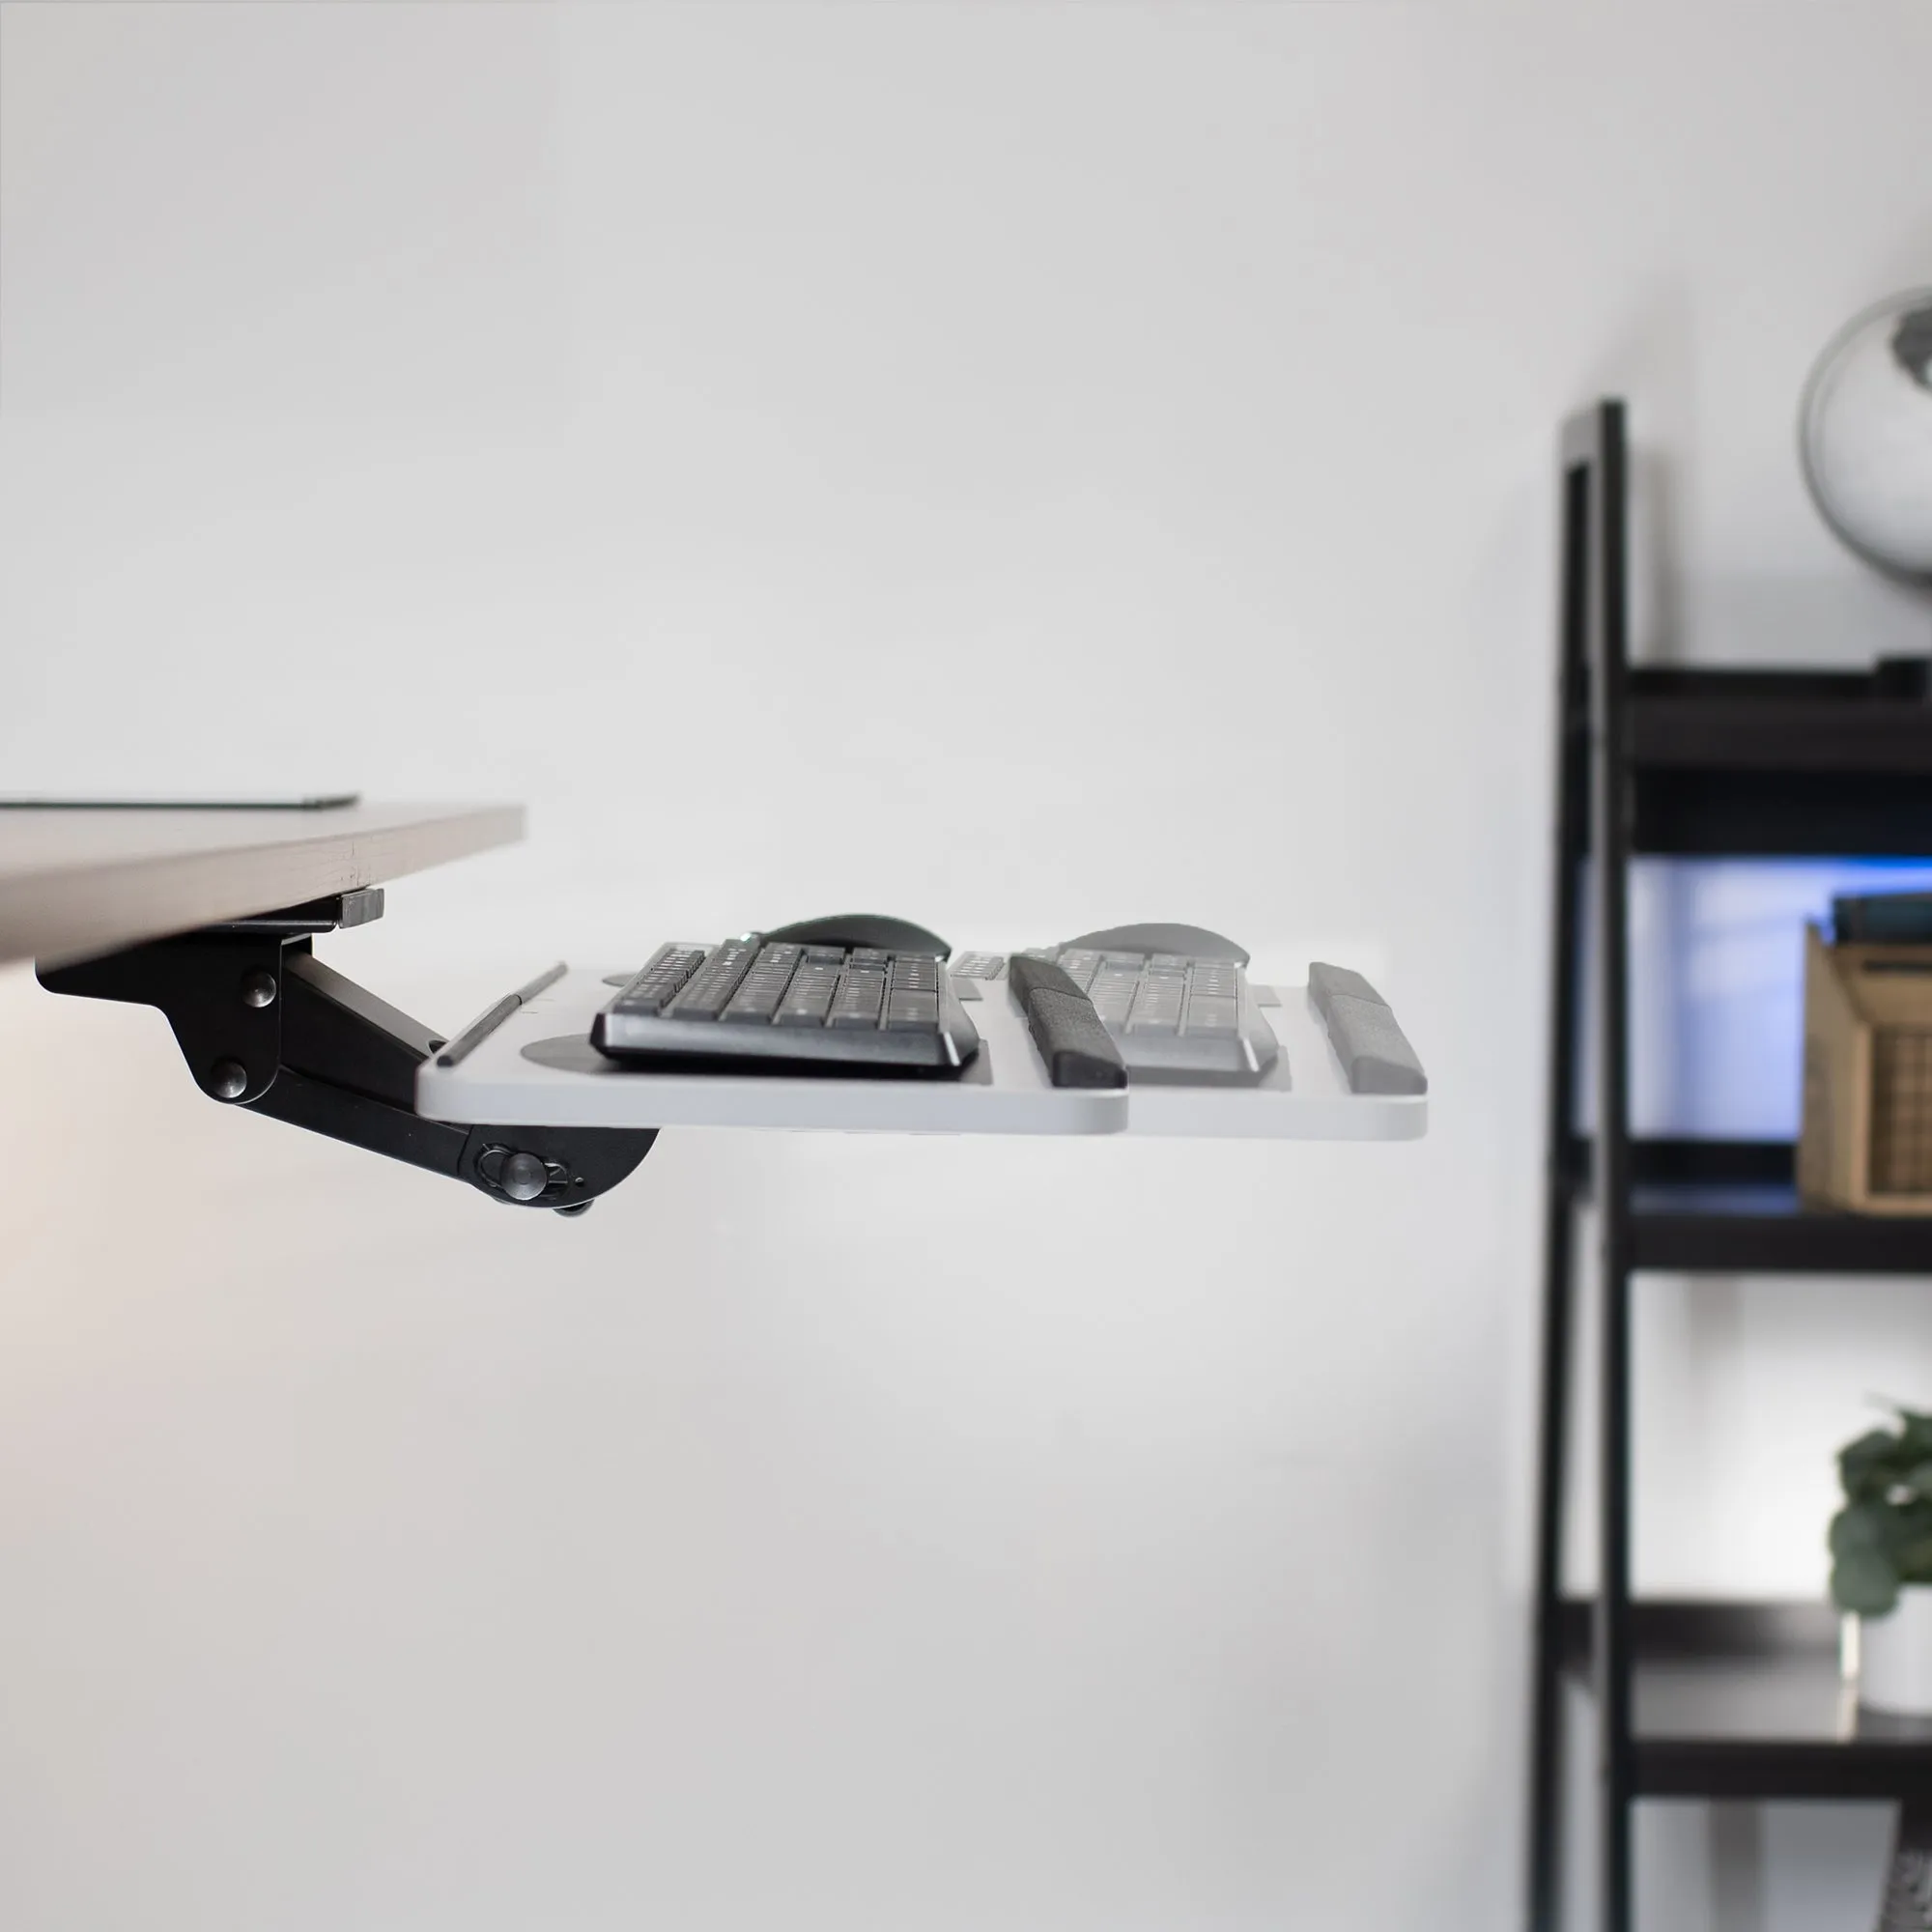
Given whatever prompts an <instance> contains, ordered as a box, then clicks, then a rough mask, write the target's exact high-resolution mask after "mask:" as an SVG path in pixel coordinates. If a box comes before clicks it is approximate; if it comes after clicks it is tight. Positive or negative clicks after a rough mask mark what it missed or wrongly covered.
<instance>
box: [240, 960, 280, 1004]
mask: <svg viewBox="0 0 1932 1932" xmlns="http://www.w3.org/2000/svg"><path fill="white" fill-rule="evenodd" d="M241 1004H242V1005H243V1006H244V1007H272V1006H273V1005H274V1004H275V976H274V975H273V974H272V973H270V972H268V971H267V970H266V969H264V968H263V967H260V966H257V967H256V968H255V970H254V971H253V972H252V973H244V974H242V976H241Z"/></svg>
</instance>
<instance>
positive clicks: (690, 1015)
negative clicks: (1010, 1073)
mask: <svg viewBox="0 0 1932 1932" xmlns="http://www.w3.org/2000/svg"><path fill="white" fill-rule="evenodd" d="M951 950H952V949H951V948H950V947H948V946H947V945H946V943H945V942H944V941H943V940H941V939H938V938H936V937H934V935H932V934H931V933H928V932H925V931H923V929H922V928H921V927H918V926H912V925H907V924H905V923H903V922H900V921H896V920H891V921H888V920H880V919H876V918H870V917H867V916H858V915H855V916H852V917H849V918H846V919H843V920H820V921H813V922H810V923H806V924H803V925H796V926H787V927H784V928H782V929H781V930H780V931H777V932H771V933H756V932H753V933H747V934H745V935H743V936H742V937H740V938H737V939H727V940H725V942H724V943H723V944H722V945H718V946H699V945H691V944H686V943H682V942H678V941H670V942H668V943H667V944H665V945H663V946H660V947H659V948H658V950H657V951H656V952H654V953H652V954H651V956H650V958H649V960H647V961H646V962H645V965H644V967H643V970H642V971H641V972H639V974H638V975H637V976H636V978H634V979H633V980H630V982H629V983H628V984H627V985H625V986H624V987H623V989H622V990H621V991H620V992H619V993H618V994H617V996H616V998H615V999H613V1000H612V1001H611V1003H610V1005H609V1006H607V1007H606V1008H605V1009H604V1010H603V1011H602V1012H600V1013H599V1014H598V1015H597V1018H596V1020H595V1021H594V1022H593V1023H592V1026H591V1030H590V1043H591V1045H593V1046H594V1047H596V1048H597V1049H598V1051H599V1052H600V1053H604V1054H607V1055H609V1056H610V1057H611V1059H613V1060H621V1061H624V1062H627V1063H633V1064H637V1065H649V1066H656V1067H659V1068H669V1067H678V1068H683V1069H686V1070H690V1071H693V1072H698V1071H707V1072H725V1071H735V1072H740V1073H750V1072H757V1073H817V1074H838V1073H846V1074H875V1075H914V1076H923V1077H925V1078H928V1079H949V1078H956V1077H957V1075H958V1074H959V1073H960V1072H962V1071H963V1070H964V1068H965V1067H966V1066H967V1065H969V1064H970V1063H971V1061H972V1060H973V1058H974V1056H975V1055H976V1054H977V1053H978V1052H979V1050H980V1035H979V1032H978V1030H977V1029H976V1028H975V1027H974V1025H973V1022H972V1021H971V1020H970V1019H968V1018H967V1016H966V1012H965V1009H964V1008H963V1007H961V1005H960V1004H959V998H958V995H957V994H956V993H955V992H954V990H953V987H952V978H951V977H950V975H949V974H948V973H947V970H946V965H945V961H946V959H947V957H948V955H949V953H950V952H951Z"/></svg>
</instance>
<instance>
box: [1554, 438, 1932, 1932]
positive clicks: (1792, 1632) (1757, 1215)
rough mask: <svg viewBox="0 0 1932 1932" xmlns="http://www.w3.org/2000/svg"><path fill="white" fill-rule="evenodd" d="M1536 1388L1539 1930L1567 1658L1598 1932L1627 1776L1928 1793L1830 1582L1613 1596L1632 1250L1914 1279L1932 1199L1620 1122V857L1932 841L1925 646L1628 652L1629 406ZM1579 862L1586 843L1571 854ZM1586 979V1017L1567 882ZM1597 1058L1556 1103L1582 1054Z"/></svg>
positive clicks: (1617, 1908)
mask: <svg viewBox="0 0 1932 1932" xmlns="http://www.w3.org/2000/svg"><path fill="white" fill-rule="evenodd" d="M1561 492H1562V499H1561V501H1562V508H1561V522H1562V535H1561V542H1562V574H1561V584H1560V610H1559V622H1558V640H1559V652H1560V660H1559V674H1558V700H1557V703H1558V713H1557V733H1558V747H1559V753H1558V772H1557V812H1556V850H1555V905H1554V914H1555V925H1554V934H1555V938H1554V948H1553V952H1554V959H1553V982H1552V983H1553V997H1552V1000H1551V1003H1550V1036H1549V1068H1550V1075H1549V1092H1548V1122H1547V1132H1548V1163H1547V1169H1546V1175H1545V1204H1544V1267H1545V1274H1544V1317H1545V1320H1544V1346H1543V1399H1542V1407H1541V1416H1540V1432H1541V1445H1540V1446H1541V1458H1542V1463H1541V1469H1540V1471H1539V1487H1538V1504H1537V1540H1538V1553H1537V1575H1536V1605H1535V1630H1534V1639H1533V1648H1534V1670H1535V1683H1534V1694H1533V1698H1532V1707H1533V1717H1532V1733H1531V1740H1530V1767H1529V1769H1530V1831H1529V1839H1530V1861H1529V1891H1528V1908H1529V1923H1530V1926H1531V1932H1554V1928H1555V1927H1556V1925H1557V1920H1558V1912H1559V1885H1558V1880H1559V1857H1560V1852H1561V1845H1560V1835H1561V1830H1562V1818H1563V1809H1564V1807H1563V1804H1562V1792H1561V1783H1560V1780H1561V1772H1562V1756H1563V1753H1562V1748H1561V1746H1562V1737H1561V1720H1562V1715H1563V1703H1564V1686H1565V1681H1566V1678H1580V1679H1581V1680H1582V1681H1583V1682H1584V1683H1585V1684H1586V1685H1587V1686H1588V1688H1589V1690H1590V1691H1591V1692H1592V1694H1593V1697H1594V1703H1595V1713H1596V1721H1597V1727H1598V1749H1597V1771H1598V1784H1597V1790H1596V1793H1595V1819H1596V1830H1597V1833H1598V1837H1599V1869H1600V1871H1601V1874H1602V1880H1601V1882H1602V1887H1603V1911H1602V1926H1603V1932H1632V1909H1633V1908H1632V1897H1633V1889H1632V1870H1631V1860H1632V1807H1633V1806H1634V1804H1637V1803H1638V1802H1639V1801H1640V1800H1642V1799H1646V1798H1698V1797H1707V1798H1719V1797H1722V1798H1821V1799H1823V1798H1833V1799H1852V1798H1895V1797H1905V1796H1914V1795H1921V1794H1932V1724H1926V1725H1915V1724H1913V1723H1910V1722H1907V1721H1904V1720H1900V1719H1881V1718H1876V1717H1874V1716H1872V1715H1870V1714H1868V1713H1861V1712H1860V1711H1858V1710H1857V1709H1856V1707H1855V1706H1854V1705H1853V1704H1852V1703H1851V1702H1850V1700H1849V1699H1848V1697H1847V1696H1846V1694H1845V1692H1844V1691H1843V1690H1842V1689H1841V1687H1840V1685H1839V1682H1838V1670H1837V1652H1836V1624H1835V1619H1834V1618H1833V1614H1832V1612H1831V1609H1830V1606H1829V1605H1824V1604H1813V1605H1746V1604H1700V1605H1682V1604H1664V1603H1655V1602H1642V1603H1638V1602H1634V1601H1633V1600H1632V1597H1631V1575H1630V1566H1631V1447H1632V1445H1631V1409H1632V1404H1631V1279H1632V1276H1633V1275H1634V1273H1636V1272H1637V1271H1638V1270H1640V1269H1645V1268H1653V1269H1668V1270H1671V1271H1675V1272H1688V1273H1695V1272H1698V1271H1708V1272H1721V1273H1727V1274H1736V1273H1820V1274H1858V1273H1896V1274H1924V1275H1932V1217H1929V1218H1927V1219H1925V1220H1892V1219H1879V1218H1872V1217H1867V1216H1860V1215H1851V1214H1835V1213H1828V1212H1821V1211H1817V1210H1813V1209H1809V1208H1804V1206H1803V1205H1802V1204H1801V1203H1800V1202H1799V1200H1798V1198H1797V1195H1796V1192H1795V1190H1794V1188H1793V1186H1792V1155H1793V1150H1792V1149H1791V1147H1790V1146H1789V1145H1788V1144H1780V1143H1764V1142H1743V1143H1740V1142H1717V1141H1635V1140H1633V1139H1632V1137H1631V1131H1630V1094H1629V1043H1630V972H1629V928H1628V906H1629V888H1630V867H1631V861H1632V859H1633V858H1634V857H1635V856H1636V855H1638V854H1647V853H1673V854H1680V855H1693V854H1702V855H1706V856H1713V857H1716V856H1722V857H1729V858H1771V857H1779V858H1790V857H1804V856H1816V857H1850V856H1884V855H1893V856H1901V857H1920V856H1925V855H1927V854H1932V695H1928V691H1927V687H1926V670H1925V667H1924V666H1922V665H1919V664H1917V663H1916V662H1915V663H1912V664H1900V665H1881V666H1879V667H1878V668H1876V669H1875V670H1873V671H1870V672H1857V671H1854V672H1839V671H1789V670H1771V669H1766V670H1759V669H1725V670H1685V669H1671V668H1652V667H1644V666H1634V665H1632V664H1631V663H1630V654H1629V635H1628V621H1627V611H1628V605H1627V576H1628V569H1629V556H1628V527H1629V523H1628V501H1627V497H1628V465H1627V445H1626V432H1625V416H1624V407H1623V405H1622V404H1621V403H1620V402H1615V401H1608V402H1604V403H1601V404H1599V405H1597V406H1596V407H1595V408H1593V409H1591V410H1589V411H1586V412H1583V413H1581V414H1579V415H1577V416H1576V417H1574V418H1572V420H1571V421H1569V422H1568V423H1567V424H1565V426H1564V432H1563V441H1562V459H1561ZM1589 859H1594V861H1595V863H1594V864H1593V865H1590V866H1588V867H1586V864H1585V861H1586V860H1589ZM1586 881H1587V882H1588V885H1589V889H1590V891H1591V892H1592V894H1593V895H1594V904H1593V906H1592V908H1591V910H1592V912H1593V914H1594V918H1593V920H1591V921H1590V922H1589V923H1588V925H1589V930H1590V932H1591V934H1592V938H1591V944H1592V945H1593V946H1594V948H1595V949H1596V952H1597V957H1596V958H1595V960H1594V961H1593V962H1592V964H1593V966H1594V969H1595V970H1594V974H1593V975H1592V979H1593V982H1594V984H1595V986H1596V988H1597V989H1598V998H1597V1001H1596V1006H1595V1010H1594V1011H1593V1012H1592V1013H1591V1014H1590V1015H1589V1026H1588V1037H1587V1039H1586V1038H1585V1037H1584V1025H1583V1022H1584V1015H1583V1012H1582V1010H1581V985H1582V982H1583V974H1582V970H1581V969H1582V967H1583V964H1584V961H1583V958H1582V950H1581V949H1582V937H1581V935H1582V932H1583V930H1584V927H1585V922H1584V921H1583V919H1582V917H1581V915H1582V913H1583V909H1584V908H1583V903H1582V895H1583V892H1584V890H1585V884H1586ZM1586 1052H1588V1053H1589V1055H1590V1058H1591V1061H1592V1064H1593V1065H1594V1067H1595V1068H1596V1072H1597V1078H1596V1080H1595V1082H1594V1089H1595V1094H1594V1100H1593V1119H1592V1120H1591V1121H1590V1122H1588V1124H1587V1129H1586V1130H1585V1131H1582V1132H1579V1131H1578V1127H1577V1103H1578V1092H1579V1082H1578V1073H1579V1067H1580V1063H1581V1061H1582V1058H1583V1055H1584V1054H1585V1053H1586ZM1585 1204H1594V1206H1595V1208H1596V1209H1597V1215H1596V1224H1595V1225H1596V1235H1597V1254H1596V1261H1597V1264H1598V1270H1599V1278H1600V1288H1599V1309H1600V1326H1599V1332H1598V1334H1597V1335H1596V1337H1595V1342H1596V1348H1595V1353H1594V1361H1593V1364H1592V1366H1593V1369H1594V1372H1595V1374H1596V1375H1597V1377H1598V1378H1599V1381H1600V1384H1601V1390H1600V1396H1601V1400H1600V1410H1599V1429H1600V1431H1601V1441H1600V1445H1599V1449H1600V1455H1599V1477H1598V1481H1599V1495H1598V1499H1597V1500H1598V1586H1597V1592H1596V1594H1595V1595H1594V1596H1593V1597H1591V1598H1590V1599H1589V1600H1588V1601H1586V1602H1577V1601H1567V1600H1566V1599H1565V1597H1564V1594H1563V1577H1562V1549H1563V1529H1564V1508H1565V1501H1566V1495H1567V1488H1566V1481H1565V1477H1566V1470H1565V1448H1566V1440H1565V1417H1566V1414H1567V1411H1568V1408H1569V1389H1568V1381H1569V1377H1570V1364H1571V1355H1572V1342H1573V1339H1574V1330H1575V1325H1576V1324H1575V1316H1574V1307H1575V1289H1574V1281H1573V1274H1574V1264H1575V1262H1576V1260H1577V1250H1576V1217H1577V1208H1579V1207H1580V1206H1582V1205H1585Z"/></svg>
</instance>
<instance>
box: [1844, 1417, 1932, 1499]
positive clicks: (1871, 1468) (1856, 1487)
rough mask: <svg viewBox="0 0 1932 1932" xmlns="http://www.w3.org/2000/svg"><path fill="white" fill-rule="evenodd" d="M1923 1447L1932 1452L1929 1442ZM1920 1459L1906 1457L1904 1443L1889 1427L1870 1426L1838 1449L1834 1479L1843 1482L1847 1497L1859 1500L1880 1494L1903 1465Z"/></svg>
mask: <svg viewBox="0 0 1932 1932" xmlns="http://www.w3.org/2000/svg"><path fill="white" fill-rule="evenodd" d="M1926 1450H1927V1452H1928V1453H1932V1442H1928V1443H1927V1445H1926ZM1921 1460H1923V1458H1921V1456H1919V1455H1917V1454H1915V1455H1912V1456H1909V1457H1908V1456H1906V1455H1905V1453H1904V1445H1903V1444H1902V1443H1901V1442H1900V1440H1899V1438H1898V1437H1897V1436H1896V1435H1893V1434H1892V1433H1891V1431H1890V1430H1889V1429H1873V1430H1870V1431H1868V1432H1867V1433H1866V1434H1865V1435H1861V1436H1860V1437H1859V1438H1858V1440H1857V1441H1856V1442H1848V1443H1846V1444H1845V1446H1844V1447H1843V1448H1842V1449H1840V1450H1839V1451H1838V1480H1839V1481H1840V1482H1841V1483H1842V1484H1843V1485H1844V1487H1845V1494H1846V1495H1847V1496H1849V1497H1850V1498H1851V1499H1852V1500H1853V1501H1854V1502H1862V1501H1864V1500H1866V1499H1867V1498H1874V1497H1882V1496H1883V1495H1884V1494H1885V1493H1886V1492H1887V1491H1889V1489H1890V1488H1891V1486H1892V1484H1893V1483H1895V1482H1897V1481H1899V1480H1901V1477H1902V1473H1903V1470H1904V1469H1905V1468H1907V1467H1911V1466H1913V1465H1915V1464H1917V1463H1918V1462H1920V1461H1921Z"/></svg>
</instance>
